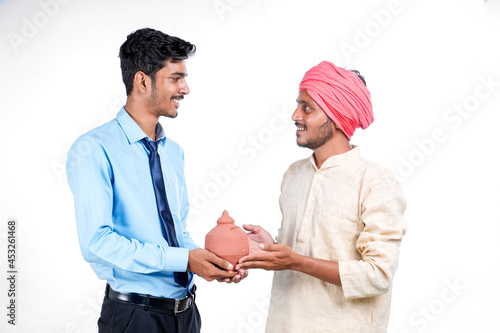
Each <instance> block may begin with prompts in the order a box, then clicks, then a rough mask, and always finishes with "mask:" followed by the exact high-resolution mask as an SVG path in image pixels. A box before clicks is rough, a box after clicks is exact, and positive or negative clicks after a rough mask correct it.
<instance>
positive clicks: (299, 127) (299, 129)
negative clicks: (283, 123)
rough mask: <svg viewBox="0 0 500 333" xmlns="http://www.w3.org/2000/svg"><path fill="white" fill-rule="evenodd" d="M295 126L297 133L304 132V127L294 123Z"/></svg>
mask: <svg viewBox="0 0 500 333" xmlns="http://www.w3.org/2000/svg"><path fill="white" fill-rule="evenodd" d="M295 126H297V132H302V131H305V130H306V125H302V124H299V123H295Z"/></svg>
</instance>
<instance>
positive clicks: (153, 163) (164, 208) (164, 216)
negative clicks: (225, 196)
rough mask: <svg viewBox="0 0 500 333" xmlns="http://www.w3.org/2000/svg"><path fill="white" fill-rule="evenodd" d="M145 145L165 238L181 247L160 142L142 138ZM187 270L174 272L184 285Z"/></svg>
mask: <svg viewBox="0 0 500 333" xmlns="http://www.w3.org/2000/svg"><path fill="white" fill-rule="evenodd" d="M142 142H143V143H144V146H145V147H146V148H147V150H148V151H149V168H150V169H151V178H152V180H153V187H154V189H155V197H156V207H157V208H158V214H159V215H160V220H161V222H162V224H163V228H164V229H165V238H166V240H167V243H168V245H169V246H171V247H179V242H178V241H177V237H176V234H175V225H174V220H173V219H172V213H171V212H170V207H169V206H168V201H167V193H166V192H165V183H164V182H163V173H162V172H161V163H160V155H158V142H156V141H149V140H147V139H142ZM188 278H189V276H188V273H187V272H174V279H175V282H177V283H178V284H180V285H181V286H183V287H186V286H187V283H188Z"/></svg>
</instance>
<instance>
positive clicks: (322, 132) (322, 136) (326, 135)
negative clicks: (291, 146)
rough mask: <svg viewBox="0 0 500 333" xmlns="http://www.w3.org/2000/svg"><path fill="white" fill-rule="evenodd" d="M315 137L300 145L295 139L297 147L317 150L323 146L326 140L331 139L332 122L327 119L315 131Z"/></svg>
mask: <svg viewBox="0 0 500 333" xmlns="http://www.w3.org/2000/svg"><path fill="white" fill-rule="evenodd" d="M317 133H318V135H317V137H316V138H313V139H309V140H307V141H306V142H304V143H300V142H299V140H298V138H297V145H298V146H299V147H303V148H309V149H317V148H319V147H321V146H323V145H324V144H325V143H326V142H327V141H328V140H330V139H331V138H333V128H332V120H331V119H330V118H328V119H327V120H326V121H325V122H324V123H323V124H321V126H320V127H319V128H318V129H317Z"/></svg>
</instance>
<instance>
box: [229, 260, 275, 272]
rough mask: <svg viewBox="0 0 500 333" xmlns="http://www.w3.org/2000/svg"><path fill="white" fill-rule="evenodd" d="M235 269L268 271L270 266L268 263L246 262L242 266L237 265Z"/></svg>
mask: <svg viewBox="0 0 500 333" xmlns="http://www.w3.org/2000/svg"><path fill="white" fill-rule="evenodd" d="M236 267H238V268H239V269H245V270H248V269H255V268H261V269H269V268H270V267H271V266H270V264H269V262H268V261H247V262H244V263H242V264H238V265H237V266H236Z"/></svg>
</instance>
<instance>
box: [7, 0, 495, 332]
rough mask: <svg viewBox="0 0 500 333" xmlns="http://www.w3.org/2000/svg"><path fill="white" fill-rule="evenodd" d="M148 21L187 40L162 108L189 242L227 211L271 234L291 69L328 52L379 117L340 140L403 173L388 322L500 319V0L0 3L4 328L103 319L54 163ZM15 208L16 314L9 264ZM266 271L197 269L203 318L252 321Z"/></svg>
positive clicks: (100, 113)
mask: <svg viewBox="0 0 500 333" xmlns="http://www.w3.org/2000/svg"><path fill="white" fill-rule="evenodd" d="M142 27H152V28H156V29H160V30H162V31H164V32H166V33H168V34H171V35H176V36H179V37H181V38H183V39H186V40H188V41H190V42H192V43H194V44H195V45H196V46H197V49H198V51H197V54H196V55H195V56H194V57H193V58H191V59H189V60H188V62H187V65H188V71H189V77H188V84H189V85H190V88H191V94H190V95H189V96H188V97H187V98H186V99H185V101H184V102H182V105H181V108H180V109H179V116H178V117H177V118H176V119H173V120H172V119H162V120H161V121H162V124H163V125H164V127H165V128H166V132H167V135H168V136H169V137H170V138H172V139H173V140H175V141H176V142H178V143H179V144H181V146H182V147H183V148H184V150H185V155H186V175H187V180H188V185H189V191H190V200H191V204H192V213H191V216H190V220H189V224H188V226H189V229H190V230H191V232H192V235H193V237H194V238H195V240H196V241H197V242H198V244H200V245H203V242H204V235H205V234H206V233H207V232H208V231H209V230H210V229H211V228H212V227H213V226H214V225H215V221H216V220H217V218H218V217H219V216H220V214H221V213H222V211H223V210H224V209H227V210H228V211H229V213H230V215H232V216H233V218H234V219H235V220H236V223H237V224H238V225H241V224H243V223H253V224H260V225H262V226H264V227H265V228H267V229H268V230H269V231H271V232H272V233H274V234H275V233H276V232H277V228H278V227H279V224H280V217H281V216H280V212H279V207H278V196H279V186H280V182H281V177H282V175H283V173H284V172H285V170H286V168H287V167H288V165H289V164H291V163H292V162H293V161H295V160H297V159H299V158H304V157H307V156H309V154H310V151H309V150H306V149H301V148H298V147H296V144H295V136H294V131H295V126H294V124H293V122H292V121H291V120H289V118H290V116H291V113H292V112H293V110H294V107H295V98H296V96H297V93H298V83H299V82H300V79H301V78H302V76H303V74H304V73H305V71H307V70H308V69H309V68H310V67H312V66H314V65H316V64H318V63H319V62H320V61H322V60H329V61H332V62H334V63H335V64H337V65H339V66H344V67H346V68H354V69H358V70H360V71H361V73H362V74H363V75H364V76H365V78H366V80H367V84H368V87H369V89H370V91H371V94H372V101H373V105H374V113H375V119H376V120H375V122H374V123H373V125H372V126H370V127H369V128H368V129H367V130H366V131H361V130H358V131H357V132H356V133H355V135H354V136H353V138H352V140H351V142H352V143H353V144H357V145H359V146H360V147H361V150H362V153H363V155H364V156H365V157H367V158H369V159H371V160H374V161H376V162H377V163H379V164H381V165H383V166H385V167H386V168H388V169H389V170H391V171H392V172H394V173H395V174H396V175H398V177H399V178H400V180H401V182H402V185H403V188H404V191H405V194H406V196H407V200H408V209H407V211H406V221H407V224H408V227H409V231H408V234H407V235H406V236H405V238H404V240H403V243H402V248H401V257H400V266H399V270H398V272H397V274H396V277H395V280H394V287H393V304H392V310H391V320H390V325H389V332H398V333H403V332H407V333H411V332H492V331H496V330H498V327H499V326H500V325H499V324H498V320H497V318H498V313H499V310H500V306H499V304H498V299H499V297H500V289H499V287H498V281H499V274H500V270H499V265H498V256H497V254H496V251H495V250H496V249H497V247H498V245H497V244H498V243H499V241H500V239H499V238H500V237H499V235H500V227H499V222H500V221H499V220H500V219H499V214H498V209H497V207H498V205H499V199H500V196H499V195H498V188H499V185H500V177H499V172H498V169H499V162H498V161H499V159H498V158H496V156H495V155H497V153H498V143H499V142H498V141H499V140H498V136H497V126H498V122H499V120H500V116H499V113H498V112H499V106H500V97H499V95H500V62H499V60H498V59H500V48H499V46H498V38H499V36H500V4H499V3H498V1H495V0H490V1H481V0H454V1H452V0H442V1H430V0H418V1H417V0H414V1H410V0H400V1H396V0H395V1H389V0H385V1H380V0H377V1H373V0H370V1H368V0H355V1H353V0H350V1H347V0H338V1H307V2H306V1H285V0H267V1H264V0H260V1H250V0H217V1H213V0H208V1H201V0H198V1H194V0H191V1H189V0H188V1H177V2H175V3H174V2H173V1H159V0H158V1H151V0H150V1H130V0H128V1H96V0H87V1H68V0H65V1H63V0H59V1H56V0H41V1H15V0H3V1H0V66H1V67H0V68H1V72H0V112H1V113H0V115H1V118H0V152H1V154H0V158H1V160H0V242H1V247H0V267H2V271H4V272H5V274H1V275H0V305H1V306H0V308H1V309H3V310H0V318H1V319H0V331H1V332H50V333H62V332H68V333H69V332H95V331H96V330H97V329H96V321H97V318H98V316H99V311H100V305H101V301H102V294H103V289H104V286H105V283H104V282H103V281H99V280H98V279H97V278H96V276H95V274H94V273H93V271H92V270H91V268H90V266H89V265H88V263H86V262H85V261H84V260H83V259H82V256H81V254H80V250H79V246H78V243H77V235H76V226H75V218H74V210H73V202H72V200H73V197H72V194H71V192H70V190H69V187H68V185H67V182H66V175H65V172H64V164H65V161H66V153H67V151H68V149H69V147H70V146H71V144H72V143H73V142H74V140H75V139H76V138H77V137H78V136H79V135H81V134H83V133H85V132H87V131H88V130H90V129H92V128H94V127H96V126H98V125H100V124H101V123H103V122H105V121H108V120H110V119H112V118H114V117H115V115H116V113H117V112H118V110H119V108H120V107H121V106H122V105H123V104H124V101H125V97H124V96H125V89H124V87H123V84H122V82H121V72H120V68H119V59H118V49H119V47H120V45H121V44H122V43H123V42H124V41H125V38H126V36H127V35H128V34H129V33H131V32H132V31H134V30H136V29H139V28H142ZM486 81H490V83H489V84H485V83H484V82H486ZM459 109H462V110H463V111H462V113H459V111H458V110H459ZM228 165H237V168H236V172H233V174H232V175H229V174H228V173H227V171H226V169H227V167H228ZM216 180H217V181H216ZM9 218H16V219H17V220H18V229H17V234H18V248H17V255H18V267H19V273H18V282H17V292H18V297H17V317H16V324H17V325H16V326H15V327H12V326H11V325H8V324H7V319H8V318H7V316H6V314H7V309H6V306H7V302H8V298H7V289H8V285H7V280H6V278H3V276H6V271H7V253H6V247H7V246H6V240H7V221H8V219H9ZM271 281H272V273H270V272H264V271H252V272H251V275H250V277H248V279H247V280H245V281H244V282H242V283H240V284H239V285H227V284H218V283H217V282H211V283H207V282H205V281H204V280H202V279H201V278H198V279H197V284H198V287H199V293H198V298H197V302H198V304H199V308H200V311H201V314H202V318H203V328H202V331H203V332H207V333H212V332H214V333H215V332H217V333H219V332H263V330H264V324H265V317H266V306H267V303H268V301H269V292H270V286H271ZM311 296H312V297H314V295H311ZM307 310H308V309H304V311H307Z"/></svg>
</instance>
